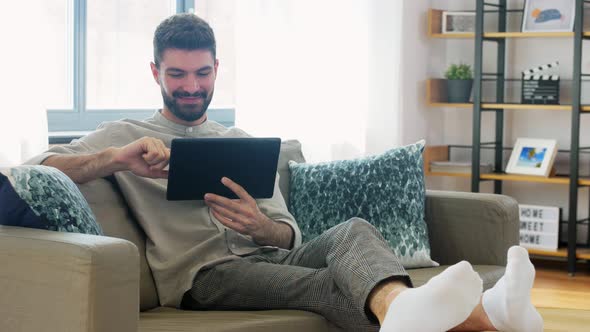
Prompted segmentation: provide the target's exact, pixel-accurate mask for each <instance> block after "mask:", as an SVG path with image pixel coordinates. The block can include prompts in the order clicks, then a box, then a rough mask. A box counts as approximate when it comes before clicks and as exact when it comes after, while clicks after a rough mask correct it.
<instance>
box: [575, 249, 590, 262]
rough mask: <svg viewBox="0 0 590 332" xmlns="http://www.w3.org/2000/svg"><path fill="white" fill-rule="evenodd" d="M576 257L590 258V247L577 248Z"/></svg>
mask: <svg viewBox="0 0 590 332" xmlns="http://www.w3.org/2000/svg"><path fill="white" fill-rule="evenodd" d="M576 257H577V258H578V259H587V260H590V249H578V250H576Z"/></svg>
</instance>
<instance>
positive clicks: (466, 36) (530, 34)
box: [429, 32, 590, 39]
mask: <svg viewBox="0 0 590 332" xmlns="http://www.w3.org/2000/svg"><path fill="white" fill-rule="evenodd" d="M429 36H430V38H438V39H473V38H475V33H473V32H466V33H430V34H429ZM483 36H484V37H485V38H571V37H573V36H574V33H573V32H485V33H484V34H483ZM584 37H590V32H584Z"/></svg>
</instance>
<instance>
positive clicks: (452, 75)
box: [445, 64, 473, 103]
mask: <svg viewBox="0 0 590 332" xmlns="http://www.w3.org/2000/svg"><path fill="white" fill-rule="evenodd" d="M445 78H446V79H447V98H448V99H447V100H448V102H449V103H468V102H469V97H470V96H471V87H472V86H473V71H472V70H471V66H470V65H467V64H458V65H457V64H452V65H450V66H449V68H448V69H447V71H446V72H445Z"/></svg>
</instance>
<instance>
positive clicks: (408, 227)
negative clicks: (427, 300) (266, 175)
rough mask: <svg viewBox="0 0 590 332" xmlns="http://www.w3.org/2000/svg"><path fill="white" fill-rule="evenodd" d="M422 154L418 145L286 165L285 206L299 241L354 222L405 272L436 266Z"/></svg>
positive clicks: (422, 143)
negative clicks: (371, 230)
mask: <svg viewBox="0 0 590 332" xmlns="http://www.w3.org/2000/svg"><path fill="white" fill-rule="evenodd" d="M423 150H424V141H420V142H417V143H415V144H412V145H408V146H404V147H400V148H395V149H392V150H389V151H387V152H385V153H383V154H380V155H377V156H371V157H366V158H359V159H354V160H342V161H333V162H324V163H318V164H297V163H295V162H290V163H289V168H290V170H291V183H290V202H289V207H290V211H291V213H292V214H293V216H294V217H295V219H296V220H297V223H298V225H299V227H300V228H301V231H302V233H303V239H304V241H309V240H310V239H313V238H314V237H316V236H318V235H320V234H321V233H323V232H324V231H326V230H327V229H329V228H331V227H333V226H335V225H337V224H339V223H341V222H344V221H346V220H348V219H350V218H353V217H359V218H362V219H365V220H367V221H368V222H370V223H371V224H372V225H374V226H375V227H376V228H377V229H378V230H379V231H380V232H381V234H382V235H383V237H384V238H385V240H386V241H387V242H388V243H389V245H390V246H391V248H392V249H393V251H394V253H395V254H396V255H397V256H398V257H399V258H400V260H401V263H402V264H403V266H404V267H406V268H414V267H430V266H437V265H438V264H437V263H436V262H434V261H432V260H431V259H430V244H429V241H428V230H427V228H426V222H425V220H424V207H425V199H426V190H425V187H424V172H423V160H422V151H423Z"/></svg>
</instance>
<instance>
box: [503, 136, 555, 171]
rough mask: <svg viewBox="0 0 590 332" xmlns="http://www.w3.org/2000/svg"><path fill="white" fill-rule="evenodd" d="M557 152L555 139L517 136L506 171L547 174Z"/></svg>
mask: <svg viewBox="0 0 590 332" xmlns="http://www.w3.org/2000/svg"><path fill="white" fill-rule="evenodd" d="M556 154H557V141H556V140H551V139H534V138H519V139H517V140H516V144H514V149H513V150H512V154H511V155H510V160H509V161H508V165H507V166H506V173H512V174H525V175H539V176H545V177H547V176H549V174H550V173H551V168H552V167H553V161H554V160H555V155H556Z"/></svg>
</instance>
